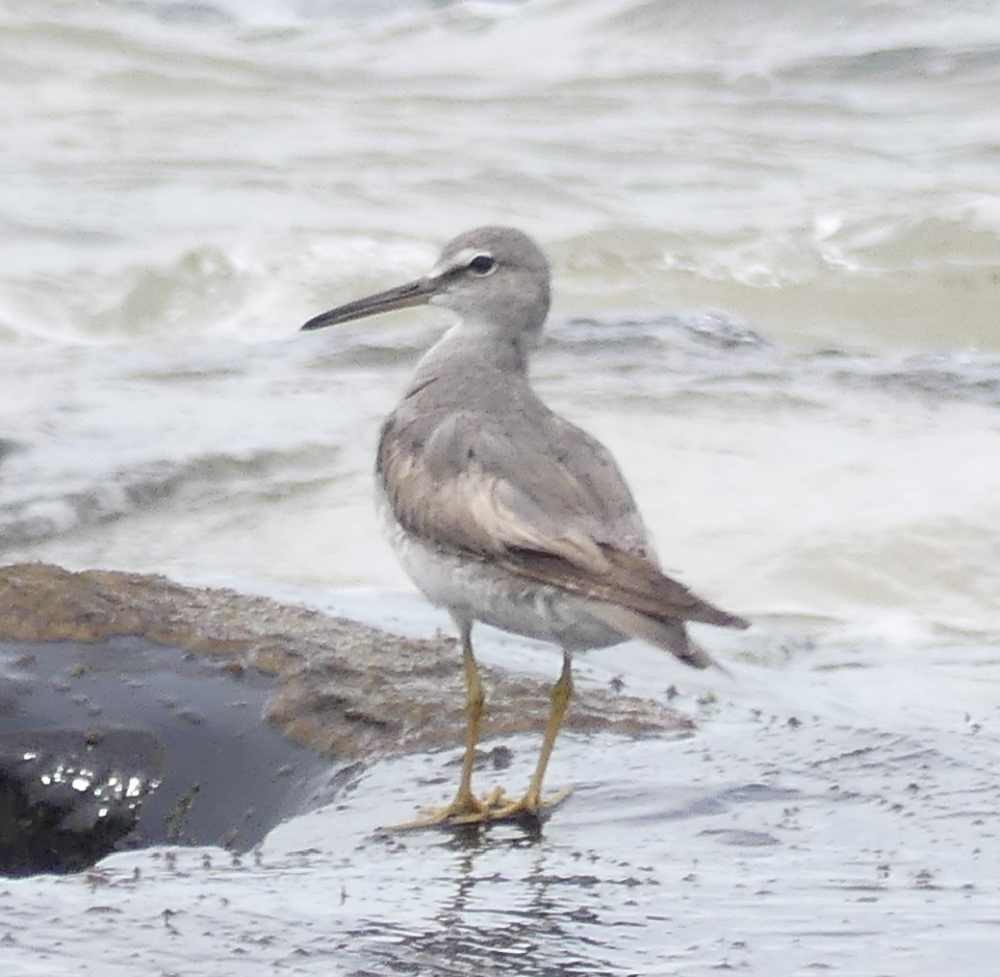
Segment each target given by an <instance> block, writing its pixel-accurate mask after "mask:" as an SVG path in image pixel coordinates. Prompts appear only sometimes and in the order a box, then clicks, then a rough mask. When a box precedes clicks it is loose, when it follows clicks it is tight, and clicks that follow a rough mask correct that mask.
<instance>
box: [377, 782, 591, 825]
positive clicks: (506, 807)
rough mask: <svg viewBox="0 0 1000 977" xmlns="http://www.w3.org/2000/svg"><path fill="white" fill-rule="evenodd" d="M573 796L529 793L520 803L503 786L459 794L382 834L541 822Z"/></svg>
mask: <svg viewBox="0 0 1000 977" xmlns="http://www.w3.org/2000/svg"><path fill="white" fill-rule="evenodd" d="M570 793H572V790H571V789H570V788H567V789H566V790H561V791H557V792H556V793H554V794H551V795H549V796H548V797H546V798H544V799H543V798H541V797H539V796H538V795H533V794H532V792H531V791H529V792H528V793H526V794H525V795H524V796H523V797H521V798H520V799H519V800H511V798H510V797H508V796H507V793H506V791H504V789H503V788H502V787H494V788H493V790H491V791H490V792H489V793H488V794H485V795H483V797H482V798H477V797H475V796H473V795H472V794H468V795H466V796H462V795H459V796H458V797H456V798H455V799H454V800H453V801H452V802H451V803H450V804H448V805H446V806H445V807H437V808H425V809H424V810H423V811H421V812H420V815H419V816H418V817H416V818H414V819H413V820H412V821H404V822H403V823H402V824H394V825H391V826H389V827H388V828H385V829H383V830H385V831H414V830H419V829H421V828H436V827H444V828H451V827H456V828H457V827H464V826H466V825H476V824H496V823H498V822H522V823H523V822H525V821H533V822H535V823H538V822H540V821H542V820H543V819H544V818H545V817H546V816H547V815H548V814H550V813H551V812H552V810H553V809H554V808H555V807H557V806H558V805H559V804H561V803H562V802H563V801H564V800H565V799H566V798H567V797H568V796H569V795H570Z"/></svg>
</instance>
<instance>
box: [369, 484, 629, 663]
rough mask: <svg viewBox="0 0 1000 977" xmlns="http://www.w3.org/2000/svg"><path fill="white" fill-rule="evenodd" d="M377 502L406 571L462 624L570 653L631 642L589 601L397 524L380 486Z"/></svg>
mask: <svg viewBox="0 0 1000 977" xmlns="http://www.w3.org/2000/svg"><path fill="white" fill-rule="evenodd" d="M375 500H376V501H375V504H376V508H377V510H378V515H379V521H380V523H381V524H382V529H383V532H384V533H385V535H386V537H387V538H388V540H389V543H390V544H391V545H392V548H393V549H394V550H395V551H396V555H397V556H398V557H399V561H400V563H402V565H403V569H405V570H406V572H407V573H408V574H409V575H410V578H411V579H412V580H413V582H414V583H415V584H416V585H417V587H419V588H420V590H421V591H422V592H423V594H424V596H425V597H426V598H427V599H428V600H429V601H430V602H431V603H432V604H435V605H437V606H438V607H445V608H447V609H448V610H449V611H450V612H451V613H452V615H453V616H454V617H455V618H457V619H458V620H466V621H482V622H483V623H484V624H491V625H493V627H496V628H500V629H501V630H503V631H510V632H511V633H513V634H522V635H525V636H526V637H529V638H538V639H540V640H542V641H551V642H552V643H553V644H557V645H559V646H560V647H561V648H565V649H567V650H569V651H582V650H584V649H586V648H605V647H607V646H609V645H615V644H619V643H620V642H622V641H625V640H626V638H627V635H623V634H621V633H620V632H619V631H615V630H613V629H612V628H610V627H608V626H607V625H606V624H605V623H604V622H602V621H599V620H597V619H596V618H595V617H593V616H592V615H591V614H589V613H588V611H587V601H586V600H585V599H584V598H582V597H577V596H575V595H573V594H568V593H566V592H565V591H563V590H560V589H558V588H557V587H548V586H545V585H540V584H536V583H534V582H532V581H530V580H524V579H520V578H518V577H516V576H514V575H512V574H510V573H508V572H507V571H504V570H498V569H497V568H496V567H494V566H493V564H491V563H490V562H489V561H488V560H485V559H477V558H471V557H468V556H463V555H460V554H458V553H456V552H454V551H450V550H447V549H444V548H441V547H436V546H433V545H431V544H429V543H426V542H424V541H423V540H421V539H419V538H417V537H415V536H412V535H410V534H409V533H407V532H406V531H405V530H404V529H403V527H402V526H400V524H399V523H398V522H397V521H396V518H395V516H394V515H393V513H392V509H391V507H390V506H389V504H388V501H387V500H386V498H385V493H384V492H383V491H382V488H381V486H380V485H376V490H375Z"/></svg>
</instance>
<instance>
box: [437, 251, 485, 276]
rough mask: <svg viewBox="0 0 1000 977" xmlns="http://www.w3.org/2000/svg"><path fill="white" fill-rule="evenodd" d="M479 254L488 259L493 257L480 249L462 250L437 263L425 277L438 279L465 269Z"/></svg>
mask: <svg viewBox="0 0 1000 977" xmlns="http://www.w3.org/2000/svg"><path fill="white" fill-rule="evenodd" d="M481 254H482V255H485V256H486V257H488V258H492V257H493V255H491V254H490V253H489V251H483V250H482V249H481V248H462V250H461V251H456V252H455V253H454V254H453V255H452V256H451V257H450V258H448V259H442V260H441V261H439V262H438V263H437V264H436V265H435V266H434V267H433V268H431V270H430V271H429V272H428V273H427V277H428V278H440V277H441V276H442V275H447V274H448V273H449V272H452V271H457V270H458V269H459V268H466V267H468V264H469V262H470V261H472V259H473V258H477V257H478V256H479V255H481Z"/></svg>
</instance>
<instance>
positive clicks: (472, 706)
mask: <svg viewBox="0 0 1000 977" xmlns="http://www.w3.org/2000/svg"><path fill="white" fill-rule="evenodd" d="M550 278H551V273H550V268H549V262H548V260H547V259H546V257H545V255H544V253H543V252H542V250H541V249H540V248H539V247H538V245H537V244H535V242H534V241H533V240H532V239H531V238H530V237H529V236H528V235H527V234H525V233H523V232H522V231H520V230H517V229H516V228H512V227H502V226H486V227H479V228H476V229H474V230H471V231H467V232H465V233H463V234H460V235H458V236H457V237H455V238H454V239H452V240H451V241H450V242H449V243H448V244H446V245H445V247H444V249H443V251H442V252H441V255H440V258H439V259H438V261H437V263H436V264H435V265H434V266H433V268H431V270H430V271H429V272H428V273H427V274H425V275H423V276H421V277H420V278H417V279H416V280H414V281H411V282H409V283H407V284H404V285H400V286H397V287H395V288H390V289H388V290H387V291H382V292H378V293H377V294H374V295H370V296H368V297H366V298H361V299H357V300H355V301H352V302H348V303H346V304H344V305H340V306H338V307H336V308H334V309H331V310H330V311H328V312H324V313H322V314H320V315H317V316H315V317H313V318H311V319H310V320H309V321H308V322H306V323H305V324H304V325H303V326H302V327H301V328H302V329H303V330H306V331H313V330H317V329H323V328H327V327H329V326H335V325H338V324H341V323H345V322H350V321H352V320H356V319H360V318H364V317H368V316H373V315H377V314H381V313H385V312H390V311H393V310H396V309H403V308H407V307H410V306H416V305H424V304H429V305H431V306H439V307H441V308H443V309H446V310H449V311H450V312H451V313H453V314H455V316H456V317H457V318H456V321H455V322H454V324H453V325H452V326H451V327H450V328H448V329H447V331H445V332H444V333H443V335H442V336H441V338H440V339H438V341H437V342H436V343H434V345H433V346H432V347H431V348H430V349H429V350H428V351H427V352H426V353H425V354H424V355H423V356H422V357H421V359H420V360H419V362H418V364H417V366H416V369H415V371H414V373H413V376H412V379H411V380H410V382H409V385H408V386H407V387H406V389H405V391H404V393H403V396H402V399H401V400H400V402H399V404H398V405H397V406H396V408H395V410H393V411H392V413H391V414H390V415H389V416H388V418H387V419H386V420H385V422H384V424H383V425H382V428H381V432H380V435H379V440H378V448H377V452H376V462H375V483H376V485H375V496H376V509H377V512H378V516H379V521H380V522H381V524H382V528H383V530H384V531H385V533H386V535H387V536H388V539H389V541H390V543H391V545H392V547H393V549H394V550H395V552H396V554H397V556H398V558H399V560H400V562H401V563H402V565H403V568H404V569H405V570H406V572H407V573H408V574H409V576H410V577H411V579H412V580H413V581H414V583H415V584H416V585H417V587H418V588H419V590H421V591H422V592H423V594H424V595H425V596H426V597H427V599H428V600H429V601H430V602H431V603H433V604H435V605H437V606H439V607H442V608H445V609H446V610H447V611H448V613H449V614H450V615H451V618H452V620H453V621H454V624H455V627H456V629H457V632H458V636H459V640H460V644H461V649H462V662H463V670H464V676H465V689H466V705H465V716H466V734H465V753H464V757H463V762H462V772H461V777H460V780H459V786H458V790H457V792H456V794H455V796H454V798H453V799H452V800H451V802H450V803H448V804H446V805H444V806H442V807H437V808H432V809H425V810H424V811H423V812H422V813H421V814H420V815H419V816H418V817H416V818H414V819H412V820H410V821H406V822H403V823H402V824H401V825H398V826H397V827H401V828H424V827H431V826H436V825H440V826H448V825H459V824H476V823H491V822H499V821H517V820H533V821H534V822H536V823H541V821H542V819H543V818H545V817H547V816H548V815H549V814H550V813H551V811H552V810H554V808H555V806H556V805H557V804H558V803H559V802H561V800H562V799H563V798H564V797H565V795H566V793H568V792H566V791H564V792H560V793H559V794H556V795H553V796H550V797H544V798H543V795H542V785H543V781H544V777H545V772H546V768H547V767H548V763H549V758H550V756H551V754H552V749H553V746H554V744H555V741H556V737H557V735H558V733H559V729H560V727H561V725H562V722H563V718H564V716H565V714H566V710H567V708H568V706H569V702H570V699H571V697H572V694H573V679H572V661H573V655H574V653H575V652H578V651H584V650H589V649H595V648H605V647H609V646H612V645H616V644H618V643H620V642H623V641H626V640H629V639H631V638H639V639H642V640H644V641H646V642H649V643H651V644H653V645H655V646H657V647H659V648H662V649H665V650H666V651H668V652H670V653H672V654H673V655H675V656H676V657H677V658H678V659H680V661H682V662H683V663H685V664H686V665H689V666H692V667H694V668H699V669H703V668H707V667H708V666H710V665H715V664H716V663H715V662H714V660H713V659H712V657H711V656H710V655H709V654H708V652H706V651H705V650H704V649H703V648H702V647H701V646H700V645H699V644H697V643H696V642H695V641H694V639H693V638H692V637H691V636H690V635H689V634H688V632H687V628H686V624H687V622H689V621H697V622H702V623H706V624H713V625H718V626H721V627H728V628H746V627H749V622H748V621H747V620H746V619H744V618H742V617H740V616H738V615H736V614H731V613H729V612H728V611H724V610H722V609H720V608H719V607H716V606H714V605H713V604H711V603H709V602H708V601H706V600H703V599H701V598H700V597H698V596H696V595H695V594H694V593H693V592H692V591H691V590H689V589H688V588H687V587H686V586H685V585H684V584H682V583H680V582H679V581H677V580H674V579H672V578H671V577H669V576H667V575H666V574H665V573H663V571H662V569H661V567H660V563H659V560H658V557H657V555H656V551H655V548H654V545H653V542H652V540H651V537H650V533H649V532H648V530H647V529H646V526H645V524H644V522H643V520H642V516H641V515H640V513H639V510H638V508H637V506H636V503H635V501H634V499H633V496H632V493H631V491H630V490H629V487H628V484H627V482H626V481H625V478H624V476H623V475H622V473H621V471H620V469H619V467H618V465H617V463H616V462H615V460H614V458H613V456H612V454H611V452H610V451H609V450H608V449H607V448H606V447H605V446H604V445H603V444H601V442H599V441H598V440H597V439H596V438H594V437H592V436H591V435H590V434H588V433H587V432H586V431H584V430H583V429H581V428H580V427H577V426H576V425H575V424H573V423H572V422H570V421H569V420H567V419H565V418H563V417H561V416H559V415H558V414H556V413H555V412H554V411H552V410H550V409H549V407H547V406H546V405H545V403H544V402H543V401H542V399H541V398H540V397H539V396H538V394H537V393H536V392H535V390H534V388H533V386H532V384H531V381H530V377H529V363H530V360H531V355H532V352H533V351H534V349H535V348H536V347H537V346H538V344H539V341H540V338H541V335H542V328H543V325H544V323H545V319H546V317H547V315H548V312H549V304H550ZM477 623H484V624H489V625H492V626H494V627H497V628H500V629H502V630H504V631H508V632H511V633H513V634H517V635H523V636H526V637H530V638H535V639H541V640H542V641H546V642H550V643H552V644H555V645H557V646H558V647H559V648H560V649H561V650H562V669H561V672H560V675H559V678H558V680H557V681H556V682H555V684H554V685H553V686H552V691H551V706H550V712H549V718H548V721H547V724H546V728H545V733H544V736H543V739H542V746H541V750H540V752H539V755H538V760H537V763H536V765H535V769H534V773H533V775H532V777H531V780H530V783H529V785H528V788H527V790H526V791H525V792H524V793H523V794H522V795H521V796H520V797H516V798H515V797H511V796H509V795H508V794H507V793H506V792H505V791H504V790H503V789H501V788H497V789H495V790H494V791H492V792H491V793H489V794H486V795H483V796H481V797H477V796H476V794H475V793H474V792H473V789H472V775H473V766H474V763H475V755H476V745H477V743H478V740H479V731H480V723H481V720H482V716H483V711H484V706H485V693H484V689H483V683H482V681H481V678H480V674H479V668H478V665H477V662H476V658H475V653H474V650H473V645H472V629H473V626H474V625H475V624H477Z"/></svg>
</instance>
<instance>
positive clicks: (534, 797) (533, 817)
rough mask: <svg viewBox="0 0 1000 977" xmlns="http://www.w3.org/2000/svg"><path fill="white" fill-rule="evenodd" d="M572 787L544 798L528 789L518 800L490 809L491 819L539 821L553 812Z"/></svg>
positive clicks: (492, 820) (567, 795) (571, 791)
mask: <svg viewBox="0 0 1000 977" xmlns="http://www.w3.org/2000/svg"><path fill="white" fill-rule="evenodd" d="M572 793H573V788H572V787H566V788H565V789H563V790H559V791H556V792H555V793H554V794H549V796H548V797H545V798H543V797H542V796H541V794H539V793H535V792H532V791H530V790H529V791H528V792H527V793H526V794H525V795H524V796H523V797H521V798H519V799H518V800H516V801H507V802H506V803H505V804H503V805H500V806H497V807H495V808H493V809H492V810H491V811H490V815H489V820H490V821H491V822H497V821H521V822H524V821H531V822H535V823H539V822H541V821H543V820H544V819H545V818H546V817H548V815H550V814H551V813H552V811H553V810H555V808H557V807H558V806H559V805H560V804H562V802H563V801H564V800H566V798H567V797H569V795H570V794H572Z"/></svg>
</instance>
